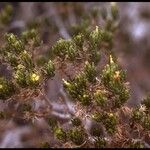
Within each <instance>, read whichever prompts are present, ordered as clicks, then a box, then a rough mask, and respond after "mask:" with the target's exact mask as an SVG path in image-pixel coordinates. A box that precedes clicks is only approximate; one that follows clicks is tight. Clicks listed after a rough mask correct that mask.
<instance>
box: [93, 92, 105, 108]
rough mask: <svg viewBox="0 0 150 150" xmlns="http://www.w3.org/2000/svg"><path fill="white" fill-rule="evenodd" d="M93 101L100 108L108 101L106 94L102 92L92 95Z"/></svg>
mask: <svg viewBox="0 0 150 150" xmlns="http://www.w3.org/2000/svg"><path fill="white" fill-rule="evenodd" d="M94 100H95V101H96V103H97V105H99V106H102V107H104V106H106V104H107V101H108V99H107V97H106V94H104V92H102V91H100V90H97V91H96V92H95V93H94Z"/></svg>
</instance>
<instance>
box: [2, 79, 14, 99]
mask: <svg viewBox="0 0 150 150" xmlns="http://www.w3.org/2000/svg"><path fill="white" fill-rule="evenodd" d="M14 92H15V87H14V84H13V83H12V82H11V81H9V80H7V79H5V78H4V77H0V99H1V100H5V99H7V98H8V97H9V96H11V95H12V94H14Z"/></svg>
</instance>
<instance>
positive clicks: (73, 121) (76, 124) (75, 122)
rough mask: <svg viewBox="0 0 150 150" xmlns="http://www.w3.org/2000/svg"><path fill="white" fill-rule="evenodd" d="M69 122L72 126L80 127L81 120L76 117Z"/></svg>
mask: <svg viewBox="0 0 150 150" xmlns="http://www.w3.org/2000/svg"><path fill="white" fill-rule="evenodd" d="M71 122H72V124H73V125H74V126H80V125H81V120H80V119H79V118H77V117H74V118H72V119H71Z"/></svg>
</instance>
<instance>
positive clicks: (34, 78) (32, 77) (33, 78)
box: [31, 73, 40, 81]
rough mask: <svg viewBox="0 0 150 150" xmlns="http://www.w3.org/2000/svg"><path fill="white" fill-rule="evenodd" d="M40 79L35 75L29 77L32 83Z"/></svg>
mask: <svg viewBox="0 0 150 150" xmlns="http://www.w3.org/2000/svg"><path fill="white" fill-rule="evenodd" d="M39 79H40V76H39V75H37V74H35V73H33V74H32V75H31V80H32V81H38V80H39Z"/></svg>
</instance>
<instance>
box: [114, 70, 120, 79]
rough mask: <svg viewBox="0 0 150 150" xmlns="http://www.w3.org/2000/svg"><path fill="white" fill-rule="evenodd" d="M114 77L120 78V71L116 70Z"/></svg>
mask: <svg viewBox="0 0 150 150" xmlns="http://www.w3.org/2000/svg"><path fill="white" fill-rule="evenodd" d="M114 79H115V80H118V79H120V71H116V72H115V75H114Z"/></svg>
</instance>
